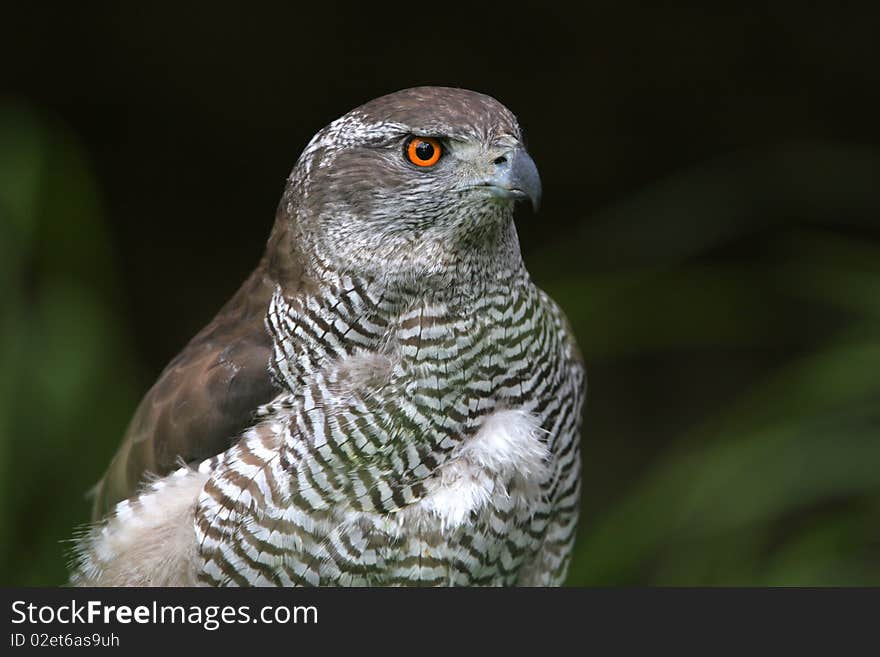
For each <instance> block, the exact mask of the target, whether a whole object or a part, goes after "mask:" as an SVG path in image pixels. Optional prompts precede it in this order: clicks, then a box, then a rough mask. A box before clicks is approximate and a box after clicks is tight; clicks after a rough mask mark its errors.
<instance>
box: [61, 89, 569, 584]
mask: <svg viewBox="0 0 880 657" xmlns="http://www.w3.org/2000/svg"><path fill="white" fill-rule="evenodd" d="M540 196H541V183H540V179H539V176H538V171H537V168H536V166H535V164H534V162H533V161H532V159H531V157H530V156H529V154H528V153H527V151H526V149H525V147H524V144H523V138H522V134H521V131H520V128H519V125H518V123H517V120H516V118H515V117H514V115H513V114H512V113H511V112H510V111H509V110H508V109H507V108H506V107H504V106H503V105H502V104H501V103H499V102H498V101H497V100H495V99H494V98H492V97H490V96H486V95H483V94H480V93H476V92H473V91H467V90H463V89H454V88H444V87H419V88H413V89H407V90H403V91H399V92H396V93H392V94H389V95H386V96H383V97H380V98H377V99H375V100H372V101H370V102H368V103H366V104H365V105H362V106H361V107H358V108H357V109H354V110H352V111H351V112H349V113H348V114H345V115H344V116H342V117H341V118H339V119H338V120H336V121H334V122H332V123H331V124H330V125H328V126H327V127H326V128H324V129H323V130H321V131H320V132H319V133H318V134H317V135H316V136H315V137H314V138H313V139H312V141H311V142H310V143H309V144H308V146H307V147H306V149H305V151H304V152H303V153H302V155H301V156H300V158H299V160H298V161H297V163H296V166H295V167H294V169H293V172H292V174H291V175H290V177H289V179H288V181H287V185H286V187H285V191H284V194H283V196H282V199H281V202H280V204H279V208H278V211H277V215H276V221H275V225H274V227H273V229H272V232H271V236H270V238H269V240H268V243H267V247H266V251H265V255H264V256H263V258H262V260H261V261H260V263H259V266H258V267H257V269H256V271H255V272H254V273H253V274H252V275H251V276H250V278H248V279H247V281H246V282H245V283H244V285H243V286H242V287H241V289H240V290H239V291H238V292H237V293H236V294H235V296H233V298H232V299H231V300H230V301H229V302H228V303H227V304H226V305H225V306H224V307H223V308H222V309H221V310H220V312H219V314H218V315H217V317H216V318H215V319H214V320H213V321H212V322H211V323H210V324H209V325H208V326H207V327H205V329H203V330H202V331H201V332H200V333H199V334H198V335H196V336H195V338H193V340H192V341H191V342H190V343H189V345H187V347H186V348H185V349H184V350H183V352H182V353H181V354H180V355H178V356H177V357H176V358H175V359H174V360H173V361H171V363H170V364H169V365H168V367H167V368H166V369H165V370H164V372H163V373H162V374H161V376H160V377H159V380H158V381H157V382H156V383H155V385H154V386H153V387H152V388H151V389H150V391H149V392H148V393H147V395H146V396H145V398H144V399H143V401H142V402H141V404H140V406H139V407H138V409H137V411H136V413H135V415H134V418H133V419H132V421H131V424H130V426H129V429H128V432H127V434H126V436H125V438H124V440H123V443H122V446H121V447H120V448H119V451H118V452H117V454H116V455H115V457H114V458H113V460H112V462H111V463H110V466H109V469H108V470H107V473H106V475H105V476H104V478H103V480H102V481H101V482H100V484H99V485H98V487H97V491H96V497H95V506H94V520H95V524H93V525H92V526H91V527H90V528H87V529H86V530H85V531H84V532H83V533H82V535H81V536H80V538H79V540H78V548H77V556H76V559H75V562H74V564H73V569H74V570H73V574H72V582H73V583H74V584H80V585H98V586H114V585H129V586H148V585H161V586H176V585H183V586H189V585H217V586H221V585H233V586H235V585H242V586H246V585H255V586H299V585H303V586H306V585H320V586H393V585H420V586H444V585H452V586H462V585H508V586H514V585H522V586H527V585H559V584H561V583H562V581H563V579H564V577H565V574H566V569H567V567H568V562H569V558H570V553H571V550H572V545H573V541H574V535H575V529H576V525H577V517H578V499H579V487H580V454H579V432H580V417H581V407H582V404H583V398H584V394H585V375H584V369H583V365H582V362H581V356H580V353H579V351H578V348H577V345H576V343H575V340H574V337H573V335H572V332H571V330H570V328H569V326H568V323H567V320H566V319H565V316H564V315H563V313H562V312H561V310H560V309H559V308H558V306H557V305H556V304H555V303H554V302H553V300H552V299H550V297H549V296H547V294H545V293H544V292H542V291H541V290H540V289H538V288H537V287H536V286H535V285H534V284H533V282H532V281H531V279H530V277H529V274H528V272H527V271H526V268H525V266H524V264H523V260H522V256H521V254H520V247H519V243H518V239H517V233H516V229H515V227H514V221H513V214H514V205H515V203H516V202H517V201H520V200H527V201H531V203H532V204H534V206H535V207H536V208H537V206H538V202H539V199H540Z"/></svg>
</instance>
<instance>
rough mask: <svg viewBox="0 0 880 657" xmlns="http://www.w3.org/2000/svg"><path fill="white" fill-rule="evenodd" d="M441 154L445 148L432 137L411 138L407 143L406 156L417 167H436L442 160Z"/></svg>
mask: <svg viewBox="0 0 880 657" xmlns="http://www.w3.org/2000/svg"><path fill="white" fill-rule="evenodd" d="M441 153H443V147H442V146H441V145H440V142H439V141H437V140H436V139H432V138H431V137H411V138H410V140H409V141H408V142H406V156H407V157H408V158H409V161H410V162H412V163H413V164H415V165H416V166H420V167H430V166H434V165H435V164H437V160H439V159H440V155H441Z"/></svg>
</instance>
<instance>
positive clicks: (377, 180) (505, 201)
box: [282, 87, 541, 276]
mask: <svg viewBox="0 0 880 657" xmlns="http://www.w3.org/2000/svg"><path fill="white" fill-rule="evenodd" d="M540 198H541V181H540V178H539V176H538V170H537V168H536V167H535V164H534V162H533V161H532V159H531V157H530V156H529V154H528V153H527V152H526V150H525V147H524V145H523V140H522V134H521V131H520V128H519V125H518V124H517V121H516V117H514V115H513V114H512V113H511V112H510V111H509V110H508V109H507V108H506V107H504V106H503V105H502V104H501V103H499V102H498V101H497V100H495V99H494V98H491V97H489V96H486V95H483V94H480V93H476V92H473V91H467V90H464V89H453V88H445V87H417V88H413V89H406V90H403V91H398V92H396V93H392V94H389V95H387V96H382V97H380V98H377V99H375V100H372V101H370V102H368V103H366V104H365V105H362V106H361V107H358V108H356V109H354V110H352V111H351V112H349V113H348V114H346V115H344V116H342V117H341V118H339V119H337V120H336V121H334V122H333V123H331V124H330V125H328V126H327V127H326V128H324V129H323V130H322V131H320V132H319V133H318V134H317V135H315V137H314V139H312V141H311V142H310V143H309V145H308V146H307V147H306V149H305V151H304V152H303V154H302V156H301V157H300V159H299V161H298V162H297V164H296V167H295V168H294V170H293V173H292V174H291V177H290V182H289V185H288V189H287V192H286V194H285V198H284V200H283V201H282V209H283V210H285V214H286V215H287V216H288V217H291V218H292V219H293V222H294V223H295V230H296V233H297V241H299V242H301V243H302V242H305V243H308V244H309V248H310V249H311V250H313V251H316V252H319V253H321V255H322V256H323V257H325V258H327V259H330V260H332V261H334V262H335V264H337V265H339V266H342V267H344V268H346V269H348V270H358V269H363V270H375V269H376V267H377V266H379V265H381V267H382V268H383V270H386V271H387V270H388V269H389V267H390V268H393V269H398V270H400V271H401V272H409V273H410V274H412V275H416V276H417V275H421V274H424V273H429V272H430V271H432V270H434V269H435V268H437V267H440V266H446V267H448V266H450V265H453V266H454V265H456V263H457V262H458V261H459V260H461V259H462V258H466V257H467V256H468V255H472V254H473V253H475V252H479V251H481V250H482V251H484V252H485V251H487V250H488V249H490V248H491V247H492V246H493V244H494V243H496V242H498V241H499V240H502V241H503V240H504V239H506V237H507V234H508V233H512V234H513V236H514V237H513V239H514V241H515V232H514V231H513V227H512V215H513V206H514V203H515V202H516V201H520V200H526V201H530V202H531V204H532V205H533V206H534V207H535V208H537V206H538V204H539V202H540ZM516 250H517V257H518V247H516Z"/></svg>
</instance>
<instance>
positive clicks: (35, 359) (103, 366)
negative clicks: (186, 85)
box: [0, 104, 138, 585]
mask: <svg viewBox="0 0 880 657" xmlns="http://www.w3.org/2000/svg"><path fill="white" fill-rule="evenodd" d="M114 271H115V263H114V260H113V254H112V252H111V247H110V244H109V241H108V235H107V232H106V228H105V226H104V224H103V220H102V213H101V207H100V202H99V194H98V190H97V189H96V187H95V181H94V179H93V178H92V176H91V174H90V172H89V168H88V166H87V163H86V162H85V160H84V158H83V154H82V150H81V148H80V146H79V144H77V143H76V141H75V140H74V139H73V138H72V137H71V135H70V134H69V133H67V132H66V131H65V130H63V129H60V128H58V127H56V126H53V125H52V123H51V122H50V121H47V120H45V119H42V118H41V117H40V115H39V114H38V113H35V112H33V111H32V110H30V109H29V108H28V107H25V106H19V105H11V104H7V105H3V106H0V290H2V292H0V294H2V298H0V364H2V365H0V492H2V496H0V505H2V506H0V527H2V529H0V563H2V576H0V581H2V582H3V583H4V584H16V585H51V584H60V583H63V582H64V581H65V580H66V562H65V560H66V552H67V549H68V546H67V545H66V544H65V541H67V540H68V539H70V537H71V536H72V532H73V530H74V527H76V526H77V525H78V524H81V523H83V522H84V521H85V520H86V519H87V515H86V514H87V504H86V499H85V496H86V492H87V490H88V489H89V488H90V487H91V486H92V485H94V483H95V482H96V481H97V479H98V477H100V475H101V472H102V470H103V468H104V466H105V465H106V461H107V457H108V451H107V450H108V446H109V445H111V444H112V443H113V442H114V441H116V440H118V437H119V436H120V435H121V431H122V430H123V429H124V427H125V423H126V421H127V419H128V416H129V414H130V413H131V410H132V405H133V404H134V403H135V402H136V399H137V396H136V395H137V392H138V391H137V389H136V385H135V379H134V377H133V375H132V372H133V370H134V363H133V361H132V355H131V352H132V349H131V346H130V344H129V342H128V340H127V336H126V331H125V327H124V325H123V324H122V322H121V321H120V319H119V317H117V316H116V314H115V312H114V307H116V306H117V305H118V301H119V299H118V295H119V291H118V290H117V289H116V280H115V277H114Z"/></svg>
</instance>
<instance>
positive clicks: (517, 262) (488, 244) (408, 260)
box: [298, 212, 527, 300]
mask: <svg viewBox="0 0 880 657" xmlns="http://www.w3.org/2000/svg"><path fill="white" fill-rule="evenodd" d="M345 237H346V236H342V235H338V234H337V235H335V236H334V246H330V245H328V244H326V243H324V242H322V241H320V240H314V241H308V240H298V242H299V243H300V244H307V245H308V249H309V252H308V254H307V255H305V254H304V255H303V257H302V262H303V263H304V265H303V266H304V272H303V273H304V277H305V279H306V280H309V281H313V282H314V283H316V284H317V285H319V286H320V285H321V284H323V283H325V282H326V281H329V280H338V279H339V277H350V278H352V279H356V280H358V281H360V282H361V283H362V284H364V285H368V286H369V287H370V288H371V291H373V292H376V293H379V294H387V295H392V296H396V297H401V298H403V297H412V296H423V295H430V296H431V297H433V298H435V299H437V298H443V297H448V298H449V299H457V300H466V299H467V298H475V297H479V296H480V295H483V294H485V293H486V292H487V291H488V290H490V289H494V288H497V287H498V286H499V285H502V286H510V285H515V282H516V281H519V280H520V279H522V278H524V277H527V273H526V271H525V266H524V264H523V260H522V255H521V253H520V246H519V239H518V236H517V232H516V227H515V225H514V222H513V216H512V212H507V213H505V214H504V215H502V216H499V217H498V220H497V221H493V222H487V223H486V224H485V225H481V226H480V227H479V228H478V229H474V230H470V231H468V232H467V233H464V234H461V235H459V236H457V237H456V238H454V239H450V238H449V237H448V236H445V235H442V236H433V235H431V234H425V235H422V236H421V237H420V238H419V239H413V240H411V241H409V242H408V243H406V244H405V245H401V244H399V243H388V242H384V241H382V240H376V241H375V242H372V243H370V244H367V245H364V244H363V243H360V244H359V243H358V242H355V241H350V242H349V241H348V240H346V239H345ZM346 243H349V244H359V246H358V247H353V248H349V249H346V248H342V249H340V248H338V247H335V245H339V244H342V245H344V244H346Z"/></svg>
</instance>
